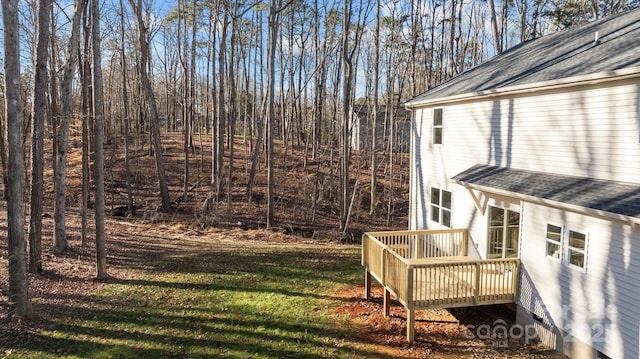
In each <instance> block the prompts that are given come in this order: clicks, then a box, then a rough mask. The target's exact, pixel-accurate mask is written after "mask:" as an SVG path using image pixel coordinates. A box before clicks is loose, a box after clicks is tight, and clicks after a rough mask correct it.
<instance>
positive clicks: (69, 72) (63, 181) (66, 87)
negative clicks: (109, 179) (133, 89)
mask: <svg viewBox="0 0 640 359" xmlns="http://www.w3.org/2000/svg"><path fill="white" fill-rule="evenodd" d="M85 4H86V0H77V1H76V4H75V10H74V13H73V18H72V23H71V38H70V39H69V46H68V47H67V63H66V64H65V65H64V68H63V75H62V83H61V84H60V92H61V94H60V95H61V102H62V115H61V119H60V124H59V127H58V131H57V136H56V150H57V153H56V164H55V171H54V192H55V194H54V197H55V199H54V221H55V231H54V237H55V243H56V251H57V252H64V251H65V250H66V249H67V247H68V245H69V244H68V241H67V232H66V224H65V222H66V218H65V216H66V205H67V203H66V202H67V201H66V197H67V150H68V148H67V147H68V144H69V123H70V121H71V114H72V106H73V103H72V96H73V93H72V91H73V78H74V77H75V72H76V62H77V59H78V52H79V51H78V48H79V46H80V18H81V15H82V13H83V12H84V7H85Z"/></svg>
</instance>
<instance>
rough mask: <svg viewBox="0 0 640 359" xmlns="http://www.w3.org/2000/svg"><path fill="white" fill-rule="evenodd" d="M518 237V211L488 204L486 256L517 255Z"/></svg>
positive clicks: (503, 256) (510, 256)
mask: <svg viewBox="0 0 640 359" xmlns="http://www.w3.org/2000/svg"><path fill="white" fill-rule="evenodd" d="M519 238H520V213H518V212H515V211H510V210H508V209H504V208H498V207H491V206H489V233H488V240H489V243H488V248H487V258H488V259H495V258H514V257H517V256H518V245H519Z"/></svg>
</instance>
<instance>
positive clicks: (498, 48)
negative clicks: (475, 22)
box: [487, 0, 503, 55]
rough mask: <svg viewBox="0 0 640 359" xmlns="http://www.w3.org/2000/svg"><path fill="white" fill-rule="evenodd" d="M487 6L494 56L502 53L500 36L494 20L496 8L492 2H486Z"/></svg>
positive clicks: (495, 19)
mask: <svg viewBox="0 0 640 359" xmlns="http://www.w3.org/2000/svg"><path fill="white" fill-rule="evenodd" d="M487 4H488V5H489V20H490V22H491V35H492V36H493V47H494V49H495V53H496V55H500V54H501V53H502V50H503V48H502V34H501V33H500V31H499V30H498V20H497V18H496V6H495V4H494V2H493V0H487Z"/></svg>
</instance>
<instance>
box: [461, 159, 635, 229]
mask: <svg viewBox="0 0 640 359" xmlns="http://www.w3.org/2000/svg"><path fill="white" fill-rule="evenodd" d="M452 179H453V180H454V181H456V182H458V183H460V184H462V185H467V184H468V185H475V186H482V187H487V188H493V189H498V190H502V191H506V192H511V193H514V194H520V195H526V196H530V197H536V198H542V199H545V200H550V201H556V202H561V203H567V204H571V205H576V206H580V207H584V208H590V209H594V210H599V211H604V212H609V213H615V214H619V215H622V216H627V217H638V216H640V185H639V184H634V183H625V182H616V181H605V180H600V179H594V178H587V177H575V176H564V175H558V174H551V173H543V172H534V171H525V170H519V169H514V168H505V167H497V166H485V165H475V166H473V167H471V168H469V169H467V170H466V171H464V172H462V173H460V174H458V175H456V176H454V177H453V178H452Z"/></svg>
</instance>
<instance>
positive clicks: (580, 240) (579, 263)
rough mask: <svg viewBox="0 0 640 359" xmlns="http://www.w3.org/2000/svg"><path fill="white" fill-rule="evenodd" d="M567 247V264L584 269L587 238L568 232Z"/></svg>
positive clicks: (577, 233) (578, 233) (581, 234)
mask: <svg viewBox="0 0 640 359" xmlns="http://www.w3.org/2000/svg"><path fill="white" fill-rule="evenodd" d="M568 247H569V248H568V258H567V261H568V262H569V264H570V265H573V266H576V267H578V268H582V269H584V262H585V261H584V258H585V251H586V248H587V236H586V235H585V234H584V233H580V232H575V231H569V243H568Z"/></svg>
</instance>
